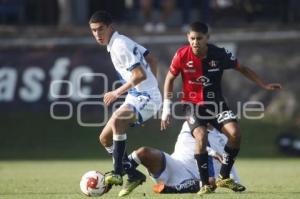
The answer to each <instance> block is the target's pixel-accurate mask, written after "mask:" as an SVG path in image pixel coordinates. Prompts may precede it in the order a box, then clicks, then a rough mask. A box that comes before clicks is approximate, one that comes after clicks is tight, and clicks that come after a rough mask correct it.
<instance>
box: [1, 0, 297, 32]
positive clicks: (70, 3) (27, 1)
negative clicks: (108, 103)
mask: <svg viewBox="0 0 300 199" xmlns="http://www.w3.org/2000/svg"><path fill="white" fill-rule="evenodd" d="M99 9H104V10H107V11H109V12H111V13H112V15H113V17H114V18H115V20H116V21H117V22H118V23H122V24H128V25H139V26H141V27H142V28H143V30H144V31H145V32H157V33H162V32H164V31H166V30H167V29H168V28H170V27H171V28H172V27H179V28H181V30H182V31H185V30H186V29H187V28H188V26H187V25H188V24H189V23H190V22H191V21H192V20H195V19H200V20H201V21H203V22H206V23H207V24H209V25H210V26H228V25H231V24H235V23H237V22H238V23H243V24H250V23H265V24H267V23H277V24H284V25H286V24H296V23H298V22H299V21H300V1H299V0H0V24H1V25H23V26H27V25H42V26H58V27H69V26H82V25H86V24H87V22H88V19H89V17H90V16H91V14H92V13H93V12H94V11H96V10H99Z"/></svg>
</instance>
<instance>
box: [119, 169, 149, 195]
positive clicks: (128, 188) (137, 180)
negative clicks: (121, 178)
mask: <svg viewBox="0 0 300 199" xmlns="http://www.w3.org/2000/svg"><path fill="white" fill-rule="evenodd" d="M145 181H146V176H145V175H144V174H143V173H141V172H139V171H137V172H136V173H135V175H134V177H132V178H128V179H127V182H126V184H125V185H124V186H123V188H122V190H121V191H120V192H119V197H123V196H127V195H129V194H130V193H131V192H132V191H133V190H134V189H135V188H136V187H137V186H139V185H141V184H143V182H145Z"/></svg>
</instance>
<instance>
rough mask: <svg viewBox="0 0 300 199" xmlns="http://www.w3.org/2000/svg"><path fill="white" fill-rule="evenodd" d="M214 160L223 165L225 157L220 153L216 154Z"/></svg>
mask: <svg viewBox="0 0 300 199" xmlns="http://www.w3.org/2000/svg"><path fill="white" fill-rule="evenodd" d="M213 158H214V159H216V160H217V161H219V162H220V163H222V161H223V157H222V155H221V154H220V153H218V152H216V153H215V154H214V155H213Z"/></svg>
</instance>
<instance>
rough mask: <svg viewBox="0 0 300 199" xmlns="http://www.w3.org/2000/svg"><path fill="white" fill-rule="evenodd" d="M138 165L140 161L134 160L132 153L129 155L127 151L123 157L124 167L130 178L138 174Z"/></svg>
mask: <svg viewBox="0 0 300 199" xmlns="http://www.w3.org/2000/svg"><path fill="white" fill-rule="evenodd" d="M137 166H138V163H136V162H135V161H134V159H133V158H132V156H131V154H130V155H129V156H127V153H126V152H125V154H124V157H123V169H124V171H125V173H126V174H127V175H128V178H133V177H134V175H135V174H136V172H137V170H136V167H137Z"/></svg>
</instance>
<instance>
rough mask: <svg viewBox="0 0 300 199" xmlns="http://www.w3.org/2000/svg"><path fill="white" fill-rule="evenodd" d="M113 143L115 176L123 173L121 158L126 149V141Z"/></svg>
mask: <svg viewBox="0 0 300 199" xmlns="http://www.w3.org/2000/svg"><path fill="white" fill-rule="evenodd" d="M113 142H114V152H113V158H114V172H115V173H116V174H119V175H122V171H123V161H122V160H123V156H124V153H125V148H126V139H124V140H113Z"/></svg>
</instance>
